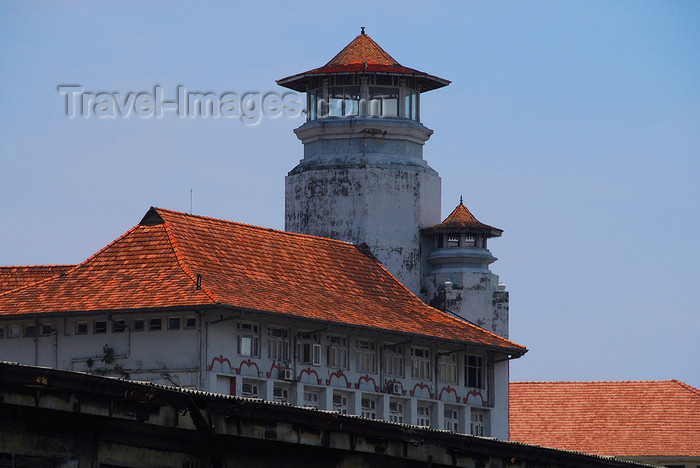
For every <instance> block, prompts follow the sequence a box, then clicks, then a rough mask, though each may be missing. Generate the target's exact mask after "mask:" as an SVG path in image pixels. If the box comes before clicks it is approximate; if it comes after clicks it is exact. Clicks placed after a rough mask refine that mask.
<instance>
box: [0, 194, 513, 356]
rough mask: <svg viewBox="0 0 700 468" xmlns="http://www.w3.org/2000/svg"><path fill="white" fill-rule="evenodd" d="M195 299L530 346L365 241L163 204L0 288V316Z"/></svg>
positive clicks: (193, 301) (154, 305)
mask: <svg viewBox="0 0 700 468" xmlns="http://www.w3.org/2000/svg"><path fill="white" fill-rule="evenodd" d="M199 275H201V288H200V289H197V288H196V283H197V278H198V276H199ZM195 305H198V306H205V305H212V306H217V305H224V306H232V307H237V308H246V309H252V310H259V311H265V312H271V313H278V314H284V315H289V316H297V317H305V318H309V319H315V320H323V321H330V322H334V323H337V324H346V325H354V326H364V327H370V328H375V329H385V330H390V331H395V332H399V333H411V334H419V335H425V336H431V337H435V338H441V339H445V340H452V341H457V342H471V343H476V344H481V345H486V346H494V347H499V348H503V349H504V351H506V352H509V353H512V354H515V355H520V354H523V353H524V352H525V351H526V349H525V348H524V347H522V346H520V345H517V344H515V343H513V342H511V341H508V340H506V339H504V338H501V337H499V336H497V335H495V334H493V333H490V332H488V331H486V330H483V329H481V328H478V327H476V326H474V325H471V324H469V323H466V322H464V321H461V320H458V319H456V318H453V317H452V316H449V315H447V314H446V313H444V312H441V311H439V310H437V309H434V308H432V307H429V306H427V305H426V304H425V303H423V302H422V301H421V300H420V299H419V298H418V297H416V296H415V295H413V294H412V293H411V292H410V291H408V290H407V289H406V288H405V287H404V286H403V285H402V284H401V283H399V282H398V281H397V280H396V279H395V278H394V277H393V276H392V275H391V274H390V273H389V272H388V271H387V270H386V269H384V268H383V267H382V266H381V264H379V263H378V262H377V261H376V259H375V258H374V257H373V256H372V255H371V254H370V253H369V252H368V251H366V250H364V249H363V248H361V247H358V246H355V245H353V244H349V243H345V242H341V241H336V240H331V239H325V238H320V237H314V236H308V235H303V234H294V233H288V232H283V231H276V230H272V229H266V228H261V227H256V226H250V225H246V224H240V223H234V222H229V221H222V220H217V219H212V218H205V217H200V216H193V215H188V214H184V213H178V212H174V211H169V210H164V209H159V208H151V209H150V210H149V212H148V213H147V214H146V216H144V218H143V220H142V221H141V223H140V224H139V225H137V226H135V227H134V228H132V229H131V230H130V231H128V232H127V233H126V234H124V235H123V236H121V237H120V238H119V239H117V240H115V241H114V242H112V243H111V244H110V245H108V246H107V247H105V248H104V249H102V250H101V251H100V252H98V253H96V254H95V255H93V256H92V257H90V258H89V259H88V260H86V261H85V262H83V263H81V264H80V265H77V266H76V267H74V268H72V269H70V270H68V271H67V272H65V274H63V275H60V276H57V277H54V278H51V279H47V280H44V281H42V282H40V283H36V284H33V285H29V286H25V287H24V288H20V289H16V290H14V291H11V292H6V293H4V294H0V315H7V314H37V313H48V312H74V311H90V310H121V309H139V308H162V307H183V306H184V307H189V306H195Z"/></svg>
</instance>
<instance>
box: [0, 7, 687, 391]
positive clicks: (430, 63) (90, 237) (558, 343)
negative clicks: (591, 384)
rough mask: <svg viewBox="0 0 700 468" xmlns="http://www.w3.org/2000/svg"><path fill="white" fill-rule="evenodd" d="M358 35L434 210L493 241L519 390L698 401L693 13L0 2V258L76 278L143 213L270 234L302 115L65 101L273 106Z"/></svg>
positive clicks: (278, 221) (277, 221)
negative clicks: (288, 80) (417, 144)
mask: <svg viewBox="0 0 700 468" xmlns="http://www.w3.org/2000/svg"><path fill="white" fill-rule="evenodd" d="M360 26H366V27H367V33H368V34H369V35H370V36H371V37H372V38H373V39H374V40H376V41H377V42H378V43H379V44H380V45H381V46H382V47H383V48H384V49H385V50H386V51H387V52H388V53H390V54H391V55H392V56H393V57H394V58H395V59H397V60H398V61H399V62H400V63H402V64H403V65H406V66H409V67H413V68H417V69H420V70H423V71H426V72H428V73H431V74H434V75H437V76H440V77H444V78H446V79H449V80H452V84H451V85H450V86H448V87H447V88H443V89H440V90H437V91H432V92H429V93H427V94H424V95H423V100H422V104H423V107H422V121H423V123H424V124H425V125H427V126H428V127H430V128H432V129H434V130H435V134H434V136H433V138H432V139H431V140H430V141H429V142H428V143H427V145H426V147H425V157H426V159H427V160H428V162H429V163H430V164H431V166H432V167H433V168H435V169H436V170H437V171H438V172H439V173H440V174H441V176H442V181H443V203H442V207H443V208H442V211H443V213H442V214H443V216H446V215H447V214H449V212H450V211H451V209H452V208H454V206H455V205H456V204H457V203H458V200H459V196H460V195H464V200H465V204H466V205H467V206H468V207H469V208H470V209H471V210H472V212H473V213H474V214H475V215H476V216H477V217H478V218H479V219H480V220H481V221H482V222H485V223H488V224H491V225H494V226H498V227H500V228H502V229H504V231H505V232H504V235H503V237H502V238H500V239H495V240H493V241H492V242H490V243H489V247H490V249H491V251H492V253H493V254H494V255H495V256H497V257H499V261H498V262H496V263H495V264H494V265H493V266H492V270H493V271H494V272H495V273H497V274H499V275H501V278H502V279H503V280H504V281H505V282H506V284H507V285H508V290H509V291H510V293H511V338H512V339H513V340H514V341H516V342H518V343H522V344H524V345H526V346H527V347H528V348H529V349H530V352H529V353H528V354H527V355H526V356H525V357H523V358H522V359H518V360H516V361H514V362H513V363H512V365H511V377H512V379H513V380H619V379H630V380H642V379H669V378H677V379H680V380H683V381H686V382H688V383H689V384H691V385H694V386H696V387H700V357H699V356H700V344H699V343H700V340H699V339H698V332H699V331H700V319H699V316H700V314H699V312H700V310H699V309H700V306H699V304H700V295H699V293H698V289H699V288H698V279H699V278H698V276H699V275H698V264H699V263H700V258H699V257H700V256H699V255H698V251H699V249H698V241H699V240H700V232H699V231H700V229H699V222H698V219H699V216H698V215H699V213H698V211H699V210H698V207H699V205H700V203H699V201H700V196H699V190H698V173H699V172H700V171H699V169H700V163H699V160H700V45H699V44H700V40H699V38H700V3H699V2H695V1H693V2H683V1H674V2H667V1H655V2H647V1H635V2H632V1H617V2H609V1H589V2H571V1H568V2H567V1H552V2H500V1H493V2H465V3H462V2H444V3H439V4H431V5H430V6H428V4H426V3H425V2H413V3H412V2H408V3H406V2H395V3H382V2H376V1H372V2H363V1H356V2H352V3H347V2H343V3H340V2H338V3H335V2H316V3H308V4H306V5H305V6H304V7H302V6H300V5H298V4H297V3H296V2H279V3H267V4H259V3H258V2H241V3H239V4H237V3H212V4H209V3H207V4H200V3H196V4H191V3H184V2H183V3H178V2H143V1H140V2H126V3H124V2H99V3H96V2H61V3H60V4H59V3H55V2H43V3H39V2H3V3H2V4H1V5H0V76H1V77H2V81H1V83H2V86H1V87H0V102H1V103H2V104H1V105H0V207H1V208H0V210H1V211H0V212H1V214H2V216H1V217H0V227H1V228H2V229H1V231H0V232H1V233H2V234H1V235H0V264H2V265H13V264H50V263H52V264H57V263H77V262H81V261H83V260H84V259H86V258H87V257H88V256H90V255H92V254H93V253H95V252H96V251H98V250H99V249H100V248H102V247H104V246H105V245H106V244H108V243H109V242H111V241H112V240H114V239H115V238H117V237H118V236H120V235H121V234H122V233H124V232H125V231H127V230H128V229H129V228H131V227H132V226H133V225H135V224H137V223H138V221H139V220H140V219H141V217H142V216H143V214H145V213H146V211H147V209H148V207H149V206H151V205H155V206H159V207H163V208H169V209H174V210H181V211H189V205H190V189H192V191H193V205H194V212H195V213H197V214H202V215H206V216H214V217H218V218H224V219H229V220H235V221H242V222H246V223H252V224H257V225H262V226H268V227H274V228H282V227H283V225H284V220H283V215H284V176H285V175H286V173H287V172H288V171H289V170H290V169H291V168H292V167H294V166H295V165H296V163H297V162H298V160H299V159H301V157H302V146H301V144H300V143H299V141H298V140H297V139H296V137H295V136H294V135H293V133H292V129H293V128H295V127H297V126H299V125H300V124H301V123H302V120H301V118H297V119H290V118H278V119H263V120H262V121H261V122H260V123H259V124H258V125H256V126H248V125H244V124H243V123H241V122H240V121H238V120H230V119H180V118H177V117H176V116H175V115H172V114H167V113H166V114H165V116H164V117H163V118H161V119H156V118H145V119H144V118H138V117H130V118H127V119H123V118H114V119H99V118H94V117H93V118H87V119H85V118H81V117H78V118H74V119H69V118H67V117H66V116H65V97H64V96H62V95H60V94H59V93H58V92H57V86H58V85H60V84H79V85H82V87H83V88H84V89H85V90H86V91H95V92H99V91H107V92H120V93H128V92H130V91H134V92H139V91H152V89H153V87H154V85H161V86H162V87H163V90H164V92H165V93H166V95H167V98H172V97H173V95H174V93H175V89H176V86H177V85H179V84H182V85H185V86H186V87H187V88H188V89H189V90H200V91H213V92H215V93H217V94H218V93H222V92H224V91H233V92H236V93H240V94H242V93H244V92H247V91H258V92H266V91H281V89H280V88H278V87H277V86H276V85H275V80H276V79H278V78H282V77H284V76H288V75H291V74H294V73H297V72H301V71H304V70H307V69H310V68H314V67H317V66H320V65H323V64H324V63H325V62H326V61H328V60H329V59H330V58H332V57H333V56H334V55H335V54H336V53H337V52H338V51H340V49H342V48H343V47H344V46H345V45H346V44H347V43H348V42H350V41H351V40H352V39H353V38H354V37H355V35H357V34H358V33H359V30H360Z"/></svg>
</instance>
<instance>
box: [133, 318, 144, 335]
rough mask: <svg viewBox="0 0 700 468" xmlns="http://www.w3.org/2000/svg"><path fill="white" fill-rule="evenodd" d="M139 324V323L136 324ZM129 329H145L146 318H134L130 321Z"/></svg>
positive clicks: (137, 330) (138, 330) (139, 330)
mask: <svg viewBox="0 0 700 468" xmlns="http://www.w3.org/2000/svg"><path fill="white" fill-rule="evenodd" d="M137 324H139V325H137ZM131 331H136V332H141V331H146V319H142V318H135V319H134V320H132V321H131Z"/></svg>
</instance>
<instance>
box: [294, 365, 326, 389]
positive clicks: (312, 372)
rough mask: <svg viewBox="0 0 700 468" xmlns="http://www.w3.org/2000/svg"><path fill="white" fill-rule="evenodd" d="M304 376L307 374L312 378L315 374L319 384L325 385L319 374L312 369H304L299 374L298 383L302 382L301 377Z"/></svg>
mask: <svg viewBox="0 0 700 468" xmlns="http://www.w3.org/2000/svg"><path fill="white" fill-rule="evenodd" d="M304 374H307V375H308V376H309V377H311V374H314V375H315V376H316V381H317V382H318V384H319V385H321V383H323V380H321V379H320V378H319V377H318V372H316V371H315V370H313V369H312V368H310V367H307V368H306V369H302V370H301V372H299V377H297V382H301V377H302V376H303V375H304Z"/></svg>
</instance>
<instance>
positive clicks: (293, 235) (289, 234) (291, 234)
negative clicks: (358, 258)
mask: <svg viewBox="0 0 700 468" xmlns="http://www.w3.org/2000/svg"><path fill="white" fill-rule="evenodd" d="M153 208H154V209H155V210H157V211H165V212H168V213H172V214H175V215H181V216H187V217H192V218H200V219H205V220H208V221H216V222H219V223H227V224H236V225H238V226H244V227H248V228H251V229H257V230H260V231H268V232H277V233H280V234H286V235H288V236H292V237H303V238H307V239H320V240H323V241H326V242H329V243H336V244H342V245H348V246H357V245H360V244H353V243H352V242H346V241H341V240H338V239H331V238H330V237H321V236H314V235H313V234H304V233H301V232H291V231H285V230H282V229H274V228H268V227H264V226H258V225H256V224H249V223H241V222H240V221H231V220H228V219H223V218H214V217H211V216H202V215H196V214H190V213H184V212H182V211H175V210H169V209H167V208H158V207H157V206H154V207H153ZM166 223H167V222H166Z"/></svg>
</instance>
